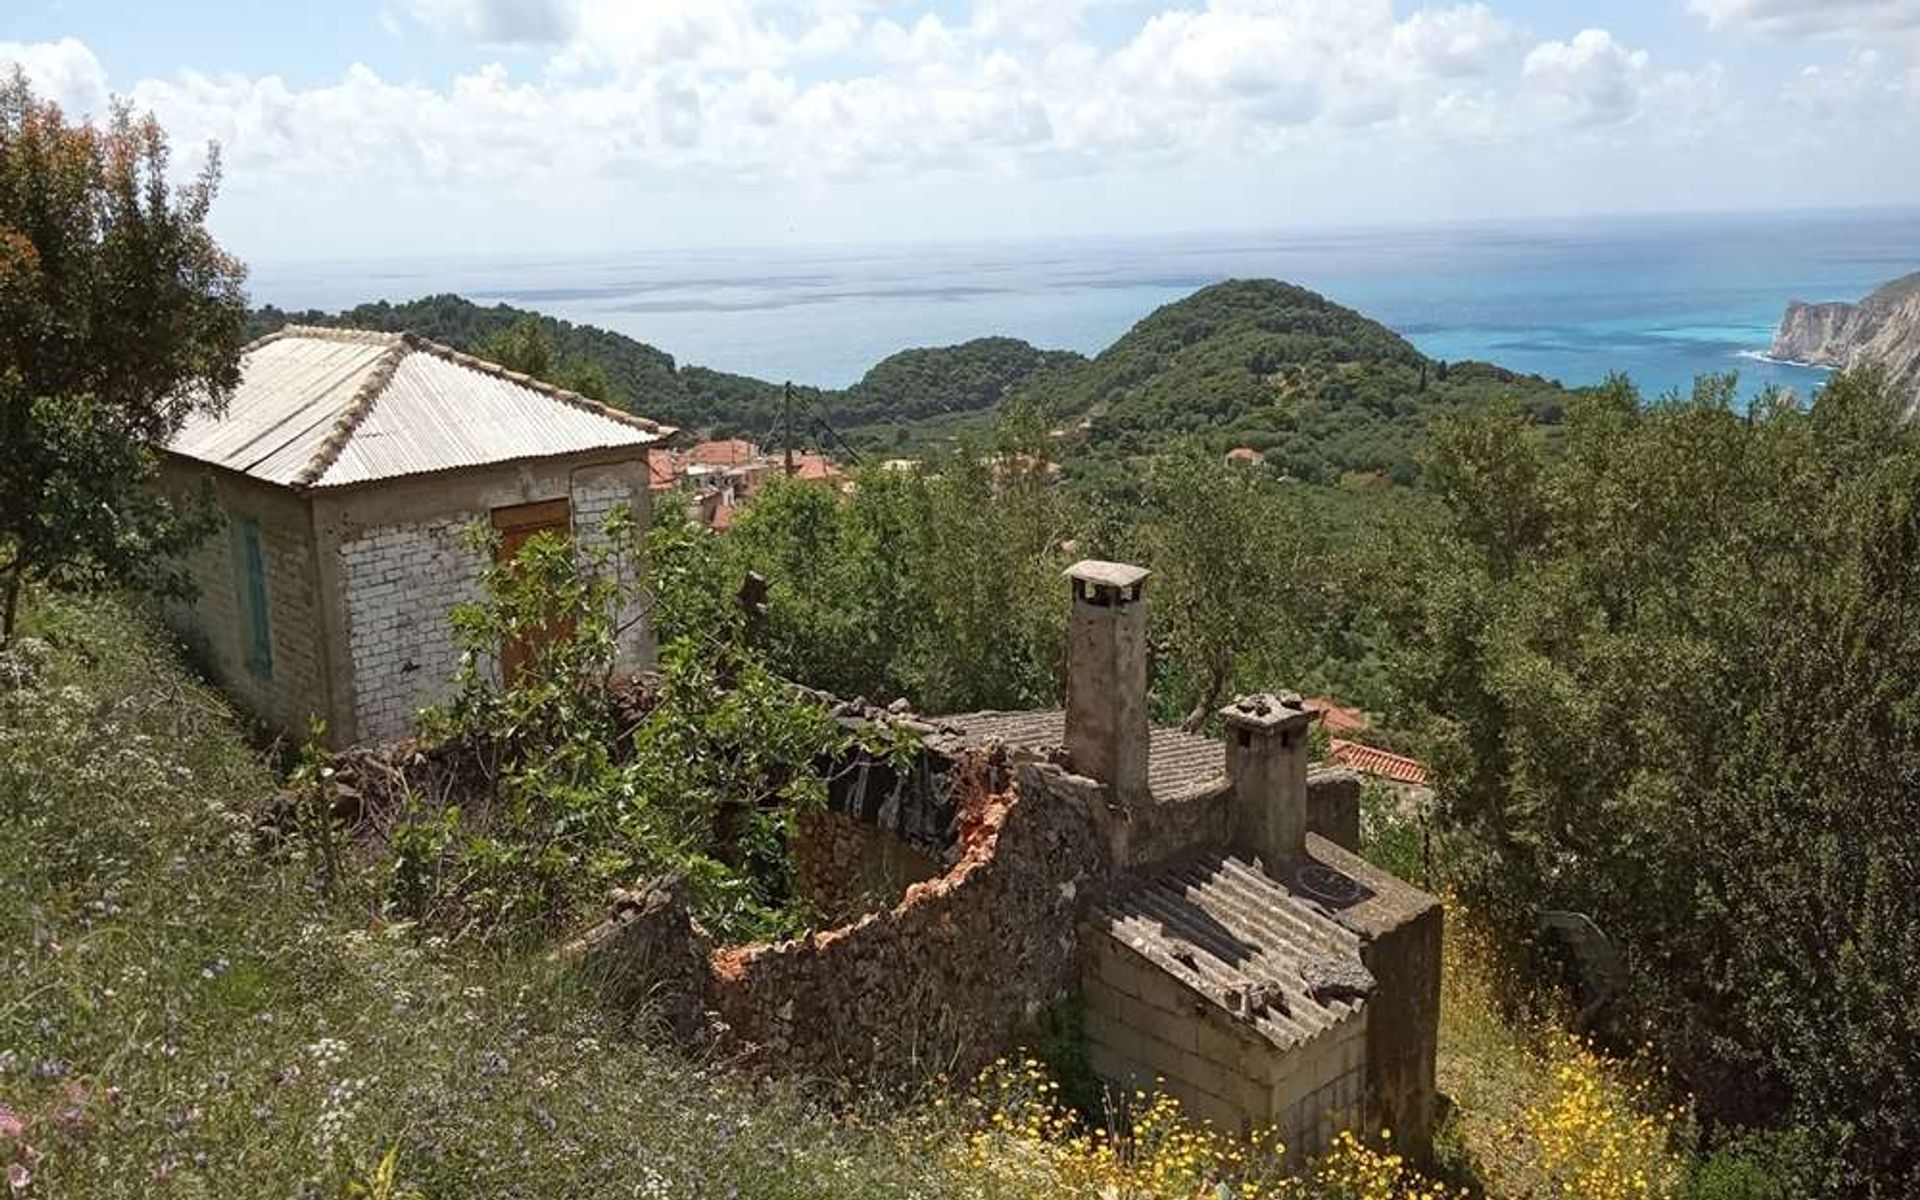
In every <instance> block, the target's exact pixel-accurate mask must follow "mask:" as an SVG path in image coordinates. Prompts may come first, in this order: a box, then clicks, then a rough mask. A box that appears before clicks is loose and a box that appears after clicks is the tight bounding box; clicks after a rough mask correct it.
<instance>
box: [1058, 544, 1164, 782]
mask: <svg viewBox="0 0 1920 1200" xmlns="http://www.w3.org/2000/svg"><path fill="white" fill-rule="evenodd" d="M1066 576H1067V578H1068V579H1070V580H1072V584H1073V600H1072V605H1073V607H1072V612H1071V613H1070V614H1069V616H1068V618H1067V753H1068V754H1069V755H1071V756H1072V758H1073V769H1074V771H1075V772H1077V773H1078V774H1081V775H1086V776H1089V777H1090V778H1093V779H1097V780H1099V781H1100V782H1101V783H1104V784H1106V785H1107V788H1108V789H1109V791H1111V792H1112V794H1113V796H1114V798H1115V799H1117V800H1119V801H1121V802H1123V803H1138V802H1142V801H1144V800H1145V799H1146V798H1147V599H1146V580H1147V571H1146V569H1145V568H1143V567H1135V566H1129V565H1127V564H1126V563H1111V562H1098V561H1095V560H1091V559H1089V560H1087V561H1085V562H1078V563H1075V564H1074V565H1073V566H1071V567H1068V568H1067V572H1066Z"/></svg>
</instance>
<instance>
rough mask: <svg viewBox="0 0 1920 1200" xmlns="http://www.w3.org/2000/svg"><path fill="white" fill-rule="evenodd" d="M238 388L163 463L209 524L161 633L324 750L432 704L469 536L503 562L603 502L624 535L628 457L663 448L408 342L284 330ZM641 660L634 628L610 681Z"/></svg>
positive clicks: (468, 564) (555, 396)
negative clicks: (488, 529)
mask: <svg viewBox="0 0 1920 1200" xmlns="http://www.w3.org/2000/svg"><path fill="white" fill-rule="evenodd" d="M241 370H242V376H241V382H240V386H239V387H238V389H237V390H236V391H235V392H234V394H233V396H232V399H231V400H230V401H229V403H228V405H227V407H226V410H225V412H223V413H221V414H219V415H217V416H215V415H211V414H201V415H197V416H195V417H194V418H193V419H191V420H190V421H189V422H188V423H187V425H186V426H185V428H183V429H182V430H181V431H180V432H179V434H178V435H177V436H176V437H175V438H174V439H173V440H172V441H171V442H170V443H169V444H168V445H167V446H166V447H165V453H164V455H163V464H162V472H163V474H162V480H163V484H164V485H166V486H168V487H170V488H173V489H180V490H184V489H189V488H193V487H196V486H198V485H199V483H200V481H201V480H210V481H211V483H212V486H213V491H214V495H215V497H216V500H217V502H218V505H219V508H220V512H221V515H222V518H223V525H224V528H223V530H222V531H221V532H220V533H218V534H216V535H215V536H213V537H211V538H209V539H208V540H207V541H206V542H205V543H203V544H202V545H201V546H200V548H199V549H198V550H196V551H195V552H194V553H193V554H192V556H191V557H190V559H189V561H188V564H187V565H188V567H189V569H190V572H191V574H192V577H193V580H194V582H195V583H196V585H197V590H198V595H197V597H196V599H194V600H193V601H192V602H190V603H185V604H172V605H169V606H168V608H167V610H166V616H167V618H168V620H169V622H170V623H171V624H172V625H173V626H174V627H175V628H176V629H177V630H178V631H179V632H180V633H181V634H182V635H183V636H184V637H185V638H186V639H187V640H188V642H189V643H190V644H191V645H193V646H194V647H195V648H196V649H197V650H198V652H199V653H200V654H201V656H202V657H203V659H204V661H205V663H206V665H207V667H208V669H209V670H210V671H211V672H212V673H213V675H214V676H215V677H216V679H218V681H219V682H220V683H221V684H222V686H224V687H225V688H226V689H227V691H228V692H229V693H230V694H231V695H233V696H234V697H235V698H236V699H237V700H238V701H239V702H240V703H241V704H242V705H243V706H244V707H246V708H247V709H249V710H250V711H251V712H252V713H253V714H254V715H256V716H257V717H259V718H260V719H262V720H263V721H265V722H267V723H268V724H270V725H273V726H276V727H279V728H281V729H284V730H288V731H292V732H296V733H298V732H301V731H303V730H304V728H305V726H306V724H307V722H308V721H309V719H310V718H314V717H319V718H323V719H325V720H326V722H327V725H328V729H329V731H330V737H331V740H332V741H333V742H334V744H336V745H345V744H350V743H355V742H374V741H384V740H389V739H392V738H396V737H399V736H403V735H405V734H407V733H409V732H410V731H411V728H412V720H413V716H414V713H415V712H416V711H417V710H418V709H420V708H421V707H423V706H425V705H428V704H431V703H434V702H436V701H439V700H441V699H443V698H444V696H445V695H446V693H447V690H448V688H449V687H450V685H451V681H452V679H453V678H454V675H455V673H456V670H457V668H458V665H459V663H458V655H459V650H458V648H457V647H456V646H455V644H454V640H453V632H452V629H451V627H450V625H449V624H448V620H447V616H448V613H449V612H450V611H451V610H452V608H453V607H454V605H455V604H457V603H459V602H460V601H462V600H465V599H468V598H470V597H472V596H473V595H475V594H476V590H477V577H478V571H479V566H480V564H478V563H476V562H475V560H474V558H473V556H472V554H471V553H470V552H469V551H468V550H467V549H466V548H465V546H464V545H463V544H462V534H463V531H464V530H465V529H466V528H467V527H468V526H470V525H472V524H474V523H476V522H484V523H490V524H491V525H492V526H493V528H494V529H495V530H497V531H498V532H499V533H500V535H501V538H502V545H503V547H504V548H505V549H506V550H509V551H510V550H511V549H513V548H515V547H517V546H518V545H519V544H520V543H521V542H523V541H524V540H525V539H526V538H528V537H530V536H532V535H533V534H535V533H538V532H541V531H546V530H551V531H555V532H558V533H561V534H563V535H567V536H573V535H575V534H576V533H582V532H584V531H587V530H590V529H595V528H597V527H598V525H599V523H600V522H601V521H603V520H604V519H605V517H606V516H607V515H608V514H609V513H610V512H611V511H612V510H613V509H614V508H615V506H617V505H620V504H626V505H630V506H631V507H632V509H633V512H634V515H635V517H636V519H638V520H640V521H645V520H646V519H647V516H648V512H649V508H648V504H649V488H648V463H647V454H648V452H649V451H650V450H651V449H652V448H653V447H655V446H658V445H660V444H661V443H663V442H664V441H665V439H666V438H667V437H668V436H670V435H671V434H672V433H673V432H674V431H673V430H672V429H671V428H669V427H667V426H664V425H660V424H658V423H656V422H654V421H650V420H647V419H645V418H643V417H638V416H634V415H633V414H631V413H626V412H621V411H619V410H616V409H612V408H609V407H607V406H605V405H601V404H597V403H595V402H593V401H591V400H588V399H586V398H585V397H582V396H579V395H576V394H574V393H572V392H568V391H564V390H562V389H560V388H556V387H552V386H550V385H548V384H545V383H541V382H539V381H538V380H534V379H531V378H529V377H527V376H525V375H521V374H518V373H515V372H511V371H508V370H506V369H504V368H502V367H499V366H496V365H494V364H491V363H487V362H483V361H481V360H480V359H477V358H474V357H472V356H471V355H467V354H462V353H460V352H458V351H456V350H453V349H450V348H448V347H446V346H442V345H438V344H436V343H433V342H429V341H426V340H424V339H422V338H419V337H416V336H414V335H412V334H392V333H370V332H361V331H356V330H341V329H316V328H303V327H296V326H289V327H288V328H286V329H283V330H281V331H280V332H278V333H276V334H272V335H270V336H268V337H266V338H263V339H262V340H260V341H258V342H255V343H254V344H253V345H251V346H249V347H248V348H247V350H246V352H245V355H244V357H243V359H242V366H241ZM647 654H648V642H647V635H646V632H645V630H644V629H642V628H640V627H638V626H636V627H635V628H633V629H632V630H631V631H629V633H628V634H627V635H626V638H625V641H624V643H623V645H622V647H621V658H622V660H623V665H625V666H629V667H638V666H641V665H643V664H644V662H645V660H646V657H647Z"/></svg>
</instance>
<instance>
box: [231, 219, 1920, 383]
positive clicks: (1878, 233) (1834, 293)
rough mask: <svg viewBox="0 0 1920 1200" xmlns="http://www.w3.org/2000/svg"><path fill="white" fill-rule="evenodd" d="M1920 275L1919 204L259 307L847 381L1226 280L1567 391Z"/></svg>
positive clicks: (1699, 360) (1717, 353)
mask: <svg viewBox="0 0 1920 1200" xmlns="http://www.w3.org/2000/svg"><path fill="white" fill-rule="evenodd" d="M1915 270H1920V209H1911V210H1908V209H1899V210H1891V209H1875V210H1853V211H1817V212H1816V211H1807V212H1786V213H1781V212H1774V213H1728V214H1717V215H1686V216H1661V217H1603V218H1582V219H1578V220H1573V219H1565V220H1527V221H1500V222H1483V223H1467V224H1449V225H1405V226H1381V227H1371V228H1351V229H1325V228H1316V229H1282V228H1276V229H1270V230H1263V231H1262V230H1256V231H1236V232H1231V233H1191V234H1166V235H1155V236H1138V237H1085V238H1055V239H1047V240H1037V239H1030V240H1021V239H1010V240H1003V241H994V242H971V243H960V242H929V243H927V244H922V245H908V244H899V243H888V244H875V245H866V246H786V247H740V248H729V249H710V250H680V249H676V250H609V251H607V252H606V253H603V254H595V255H591V256H542V257H535V256H519V257H510V256H498V257H495V256H489V257H470V258H448V259H434V260H425V259H423V260H420V261H405V260H396V259H391V258H388V259H382V260H380V261H378V262H361V263H355V262H348V261H340V262H326V263H311V262H309V263H297V264H295V263H287V264H275V263H273V262H271V261H268V262H256V263H255V264H254V274H253V279H252V294H253V301H254V303H256V304H261V303H268V302H271V303H273V304H277V305H280V306H281V307H283V308H290V309H305V308H321V309H327V310H334V309H340V308H346V307H351V306H352V305H355V304H359V303H361V302H363V301H367V300H375V299H387V300H393V301H396V302H397V301H403V300H407V299H412V298H414V297H418V296H424V295H429V294H432V293H436V292H457V293H459V294H461V295H464V296H467V297H469V298H471V299H473V300H476V301H480V302H482V303H488V304H491V303H494V302H496V301H502V302H505V303H508V304H512V305H516V306H520V307H524V308H530V309H537V310H539V311H541V312H546V313H551V314H553V315H554V316H558V317H563V318H565V319H567V320H570V321H575V322H584V323H588V324H593V325H598V326H601V327H603V328H607V329H612V330H617V331H618V332H621V333H625V334H628V335H630V336H632V337H635V338H638V339H640V340H641V341H644V342H648V343H650V344H652V345H654V346H657V347H659V348H661V349H663V350H665V351H667V352H668V353H670V354H672V355H673V356H674V357H675V358H676V360H678V361H679V362H681V363H684V364H698V365H702V366H708V367H714V368H717V369H720V370H726V371H734V372H739V373H741V374H746V375H753V376H758V377H760V378H764V379H770V380H776V381H784V380H791V381H793V382H795V383H802V384H815V385H819V386H823V387H842V386H845V385H847V384H850V383H853V382H854V381H856V380H858V379H859V378H860V376H861V375H862V374H863V373H865V372H866V370H867V369H868V368H869V367H871V366H872V365H873V364H874V363H876V362H878V361H879V360H880V359H882V358H884V357H886V356H887V355H889V354H891V353H894V352H895V351H898V350H902V349H905V348H908V347H912V346H939V345H948V344H952V343H955V342H961V341H965V340H967V339H969V338H975V337H983V336H987V335H995V334H1004V335H1010V336H1013V337H1018V338H1024V339H1026V340H1027V341H1029V342H1032V343H1034V344H1036V345H1039V346H1045V347H1053V348H1062V349H1069V350H1078V351H1080V352H1082V353H1085V354H1095V353H1097V352H1099V351H1100V350H1101V349H1103V348H1105V347H1106V346H1108V345H1110V344H1111V343H1112V342H1113V341H1114V340H1115V339H1116V338H1118V337H1119V336H1120V335H1122V334H1123V333H1125V332H1126V331H1127V329H1128V328H1130V327H1131V326H1132V325H1133V324H1134V323H1135V322H1136V321H1138V320H1140V319H1141V318H1142V317H1145V316H1146V315H1147V314H1149V313H1150V312H1152V311H1153V310H1154V309H1155V308H1158V307H1159V306H1161V305H1163V304H1168V303H1170V302H1172V301H1175V300H1178V299H1180V298H1181V297H1182V296H1185V295H1187V294H1189V293H1191V292H1193V291H1194V290H1195V289H1197V288H1201V287H1204V286H1206V285H1207V284H1210V283H1214V282H1217V281H1220V280H1223V279H1234V278H1260V277H1270V278H1276V279H1283V280H1287V281H1289V282H1292V283H1297V284H1300V285H1302V286H1305V287H1308V288H1312V289H1313V290H1315V291H1317V292H1320V293H1321V294H1323V295H1325V296H1327V297H1329V298H1331V299H1333V300H1335V301H1338V302H1339V303H1341V304H1345V305H1348V306H1350V307H1352V308H1355V309H1358V310H1359V311H1361V312H1363V313H1365V314H1367V315H1368V316H1370V317H1373V318H1374V319H1376V320H1378V321H1381V322H1382V323H1384V324H1386V325H1387V326H1389V327H1390V328H1392V329H1394V330H1396V331H1398V332H1399V333H1401V334H1403V335H1404V336H1405V337H1407V338H1408V339H1409V340H1411V341H1412V342H1413V343H1414V344H1415V345H1416V346H1418V347H1419V348H1420V349H1421V350H1422V351H1423V352H1425V353H1426V354H1428V355H1430V356H1432V357H1436V358H1443V359H1447V360H1450V361H1456V360H1460V359H1481V360H1485V361H1489V362H1494V363H1498V364H1500V365H1501V366H1504V367H1507V368H1510V369H1512V370H1516V371H1522V372H1527V373H1533V374H1539V375H1543V376H1546V377H1548V378H1551V379H1556V380H1559V381H1561V382H1562V383H1565V384H1568V385H1570V386H1579V385H1583V384H1591V383H1597V382H1600V381H1601V380H1603V379H1605V378H1606V377H1607V376H1608V375H1610V374H1612V373H1615V372H1619V373H1624V374H1625V375H1627V376H1628V377H1629V378H1631V379H1632V380H1633V381H1634V382H1635V383H1636V384H1637V385H1638V386H1639V388H1640V390H1641V392H1642V393H1643V394H1644V395H1647V396H1649V397H1652V396H1659V395H1664V394H1666V393H1669V392H1672V391H1675V390H1683V389H1687V388H1689V387H1691V385H1692V382H1693V380H1694V379H1695V378H1696V377H1697V376H1700V375H1702V374H1708V373H1725V372H1737V373H1738V375H1739V377H1740V381H1741V391H1742V392H1743V393H1744V394H1746V395H1749V396H1751V395H1752V394H1754V393H1755V392H1756V391H1758V390H1759V389H1760V388H1763V387H1766V386H1769V385H1778V386H1780V387H1785V388H1791V389H1793V390H1795V391H1797V392H1799V393H1800V394H1802V395H1806V394H1809V393H1810V392H1811V391H1812V389H1814V388H1817V387H1818V386H1819V384H1820V382H1821V381H1822V380H1823V379H1824V378H1825V373H1824V372H1822V371H1820V370H1817V369H1813V368H1808V367H1804V366H1797V365H1794V364H1789V363H1780V362H1773V361H1769V360H1768V359H1767V358H1766V350H1767V346H1768V343H1769V342H1770V340H1771V339H1772V335H1773V330H1774V328H1775V326H1776V325H1777V324H1778V323H1779V320H1780V316H1781V312H1782V310H1783V309H1784V308H1785V307H1786V305H1787V302H1788V301H1789V300H1792V299H1803V300H1856V299H1859V298H1860V297H1861V296H1863V295H1865V294H1866V293H1867V292H1869V291H1871V290H1872V289H1873V288H1874V287H1875V286H1877V285H1879V284H1881V283H1883V282H1885V281H1887V280H1889V279H1892V278H1895V277H1897V276H1900V275H1903V274H1906V273H1908V272H1911V271H1915Z"/></svg>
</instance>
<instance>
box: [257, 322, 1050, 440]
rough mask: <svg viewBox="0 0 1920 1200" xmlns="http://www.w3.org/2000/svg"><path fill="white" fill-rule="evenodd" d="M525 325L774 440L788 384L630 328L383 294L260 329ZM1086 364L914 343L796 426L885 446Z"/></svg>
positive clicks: (587, 359)
mask: <svg viewBox="0 0 1920 1200" xmlns="http://www.w3.org/2000/svg"><path fill="white" fill-rule="evenodd" d="M523 320H532V321H533V322H535V323H536V324H537V325H538V326H539V327H540V330H541V332H542V333H543V334H544V335H545V336H546V338H547V340H549V341H550V342H552V344H553V349H554V352H555V357H556V358H557V359H559V360H561V361H569V362H584V363H590V364H593V365H595V366H598V367H599V368H600V369H601V370H602V371H604V372H605V373H606V376H607V382H608V384H609V385H610V398H611V399H612V401H613V402H614V403H616V404H620V405H623V406H625V407H627V408H630V409H632V410H634V411H635V412H640V413H644V414H645V415H647V416H649V417H653V418H655V419H656V420H661V421H666V422H668V423H670V424H674V425H679V426H682V427H685V428H687V429H690V430H710V431H713V432H715V433H748V434H761V435H764V434H766V433H768V432H770V431H773V430H775V429H777V428H778V427H779V424H780V421H781V405H782V387H781V385H780V384H778V383H774V382H771V381H768V380H764V379H755V378H753V377H751V376H748V375H735V374H732V373H730V372H726V371H716V370H712V369H710V368H707V367H696V366H682V365H680V364H678V363H676V362H675V361H674V359H673V356H672V355H671V354H668V353H666V352H665V351H664V350H659V349H656V348H655V347H653V346H649V345H647V344H646V343H645V342H641V341H637V340H635V339H633V338H630V337H627V336H626V335H625V334H620V333H613V332H611V331H609V330H605V329H599V328H596V327H594V326H592V325H575V324H573V323H572V322H570V321H562V320H560V319H558V318H556V317H550V316H546V315H544V314H541V313H534V312H529V311H527V310H525V309H520V308H514V307H512V306H510V305H506V304H496V305H494V306H492V307H491V308H487V307H482V306H481V305H478V304H475V303H474V302H473V301H471V300H467V299H464V298H462V297H460V296H454V295H439V296H427V297H424V298H422V299H419V300H412V301H409V302H407V303H404V304H392V303H389V302H387V301H384V300H382V301H379V302H376V303H372V304H362V305H360V306H359V307H358V308H352V309H348V310H346V311H344V312H339V313H326V312H320V311H317V310H308V311H306V312H287V311H284V310H282V309H279V308H275V307H273V306H271V305H269V306H267V307H265V308H261V309H256V310H255V311H253V312H252V313H251V314H249V317H248V336H249V337H259V336H262V335H263V334H267V333H270V332H272V331H273V330H275V329H278V328H280V327H281V326H282V325H286V324H288V323H293V324H300V325H345V326H353V327H356V328H361V329H382V330H393V331H399V330H411V331H413V332H414V333H418V334H420V335H421V336H423V337H428V338H432V339H433V340H434V341H438V342H445V343H446V344H448V345H450V346H455V347H458V348H459V349H462V350H467V351H478V350H479V349H480V348H481V346H482V345H483V343H485V342H486V341H487V340H488V339H490V338H492V337H495V336H497V335H499V334H501V333H503V332H505V331H506V330H507V329H509V328H511V327H512V326H513V325H515V324H516V323H517V322H520V321H523ZM1085 361H1086V360H1085V359H1084V358H1082V357H1081V356H1080V355H1078V354H1073V353H1069V352H1067V351H1061V350H1041V349H1038V348H1036V347H1034V346H1030V345H1028V344H1027V343H1026V342H1023V341H1020V340H1018V339H1017V338H1006V337H995V338H980V339H978V340H975V341H971V342H967V343H964V344H962V345H958V346H941V347H934V348H927V349H915V350H903V351H901V352H900V353H898V354H895V355H893V356H891V357H889V358H887V359H885V360H883V361H882V362H881V363H879V364H878V365H877V366H875V367H874V368H873V369H872V370H871V371H869V372H867V374H866V376H865V377H864V378H862V379H861V380H860V382H858V383H856V384H854V385H853V386H852V387H851V388H847V389H845V390H844V391H834V390H830V389H822V388H812V387H796V388H795V389H794V395H795V422H796V424H797V425H798V426H800V427H801V429H802V436H803V437H804V438H805V440H807V441H809V442H812V441H815V440H817V438H818V433H819V430H818V418H819V417H821V416H824V417H825V418H826V419H827V420H828V421H830V422H831V423H832V424H833V425H834V427H835V428H837V429H840V430H842V431H852V430H855V429H856V428H857V427H860V426H867V425H873V426H876V427H877V428H876V429H875V430H874V431H872V435H871V436H869V437H868V438H866V440H868V441H871V442H878V441H879V440H881V438H880V435H881V433H882V432H883V431H884V432H886V433H888V434H889V435H890V434H891V432H892V428H893V427H894V426H897V425H900V424H902V423H911V422H913V421H916V420H919V419H922V418H929V417H939V416H941V415H943V414H951V413H972V412H978V411H980V410H983V409H988V408H991V407H993V406H994V405H995V404H996V403H998V402H999V400H1000V397H1001V396H1002V394H1004V393H1005V392H1006V391H1007V389H1008V388H1010V387H1013V386H1014V385H1016V384H1019V383H1021V382H1023V381H1025V380H1027V379H1028V378H1029V377H1030V376H1033V375H1034V374H1036V373H1039V372H1047V371H1054V370H1059V369H1062V368H1065V367H1071V366H1075V365H1078V364H1081V363H1084V362H1085ZM889 440H892V439H891V438H890V437H889Z"/></svg>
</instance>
